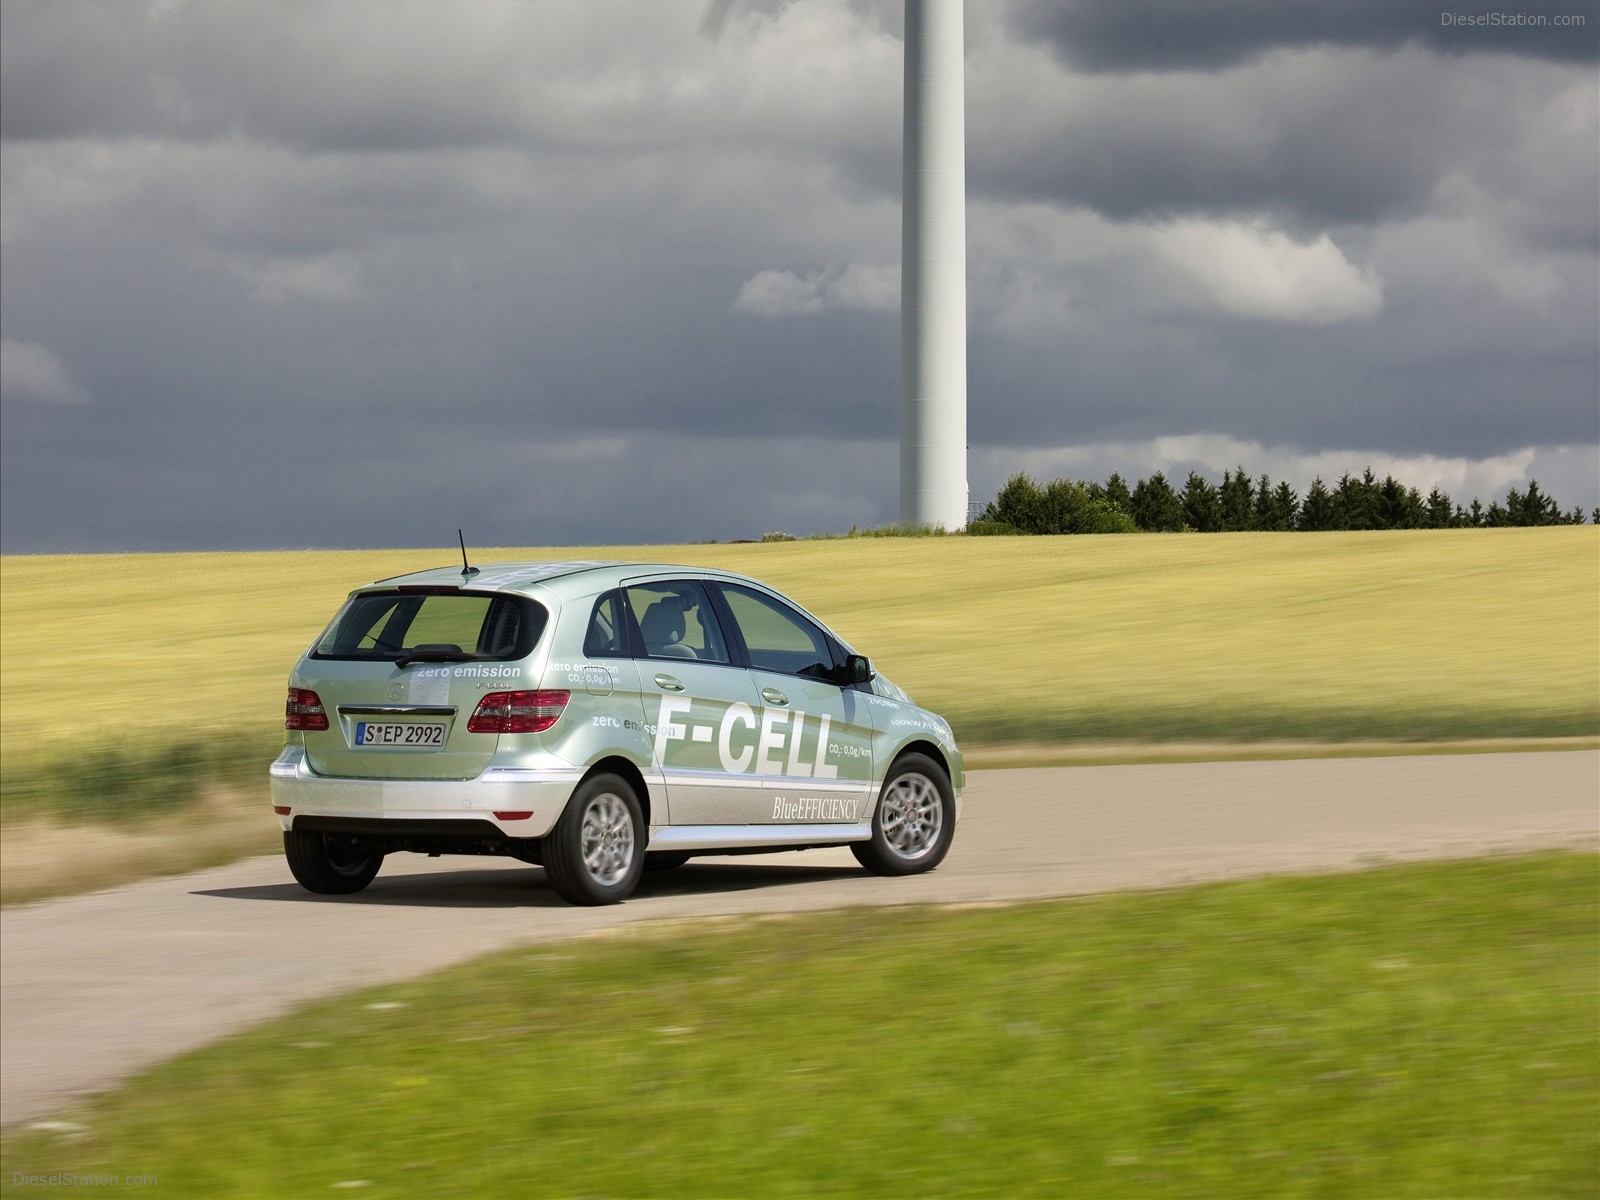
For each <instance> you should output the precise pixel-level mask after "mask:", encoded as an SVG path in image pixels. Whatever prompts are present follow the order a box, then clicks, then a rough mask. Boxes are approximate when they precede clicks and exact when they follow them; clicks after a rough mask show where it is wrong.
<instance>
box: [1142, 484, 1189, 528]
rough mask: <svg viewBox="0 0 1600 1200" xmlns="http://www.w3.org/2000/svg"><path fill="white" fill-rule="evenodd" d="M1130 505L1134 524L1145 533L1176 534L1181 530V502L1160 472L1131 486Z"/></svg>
mask: <svg viewBox="0 0 1600 1200" xmlns="http://www.w3.org/2000/svg"><path fill="white" fill-rule="evenodd" d="M1131 503H1132V512H1133V520H1134V523H1135V524H1137V525H1138V526H1139V528H1140V529H1142V530H1144V531H1145V532H1147V533H1177V532H1179V531H1180V530H1181V529H1182V528H1183V502H1182V501H1181V500H1179V499H1178V493H1177V492H1175V491H1173V490H1172V485H1171V484H1170V483H1168V482H1167V477H1166V476H1165V475H1164V474H1162V473H1161V472H1160V471H1157V472H1156V473H1155V474H1154V475H1152V476H1150V478H1149V479H1141V480H1139V482H1138V483H1136V484H1134V485H1133V496H1132V499H1131Z"/></svg>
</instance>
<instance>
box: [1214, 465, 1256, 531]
mask: <svg viewBox="0 0 1600 1200" xmlns="http://www.w3.org/2000/svg"><path fill="white" fill-rule="evenodd" d="M1254 498H1255V491H1254V489H1253V488H1252V487H1251V484H1250V476H1248V475H1246V474H1245V473H1244V467H1243V466H1242V465H1241V466H1240V468H1239V469H1238V470H1237V471H1235V472H1233V473H1231V474H1230V473H1229V472H1227V471H1224V472H1223V473H1222V489H1221V491H1219V492H1218V494H1217V499H1218V502H1219V504H1220V506H1221V508H1222V528H1223V529H1225V530H1228V531H1230V532H1239V531H1241V530H1246V529H1254V528H1255V527H1256V522H1255V503H1254Z"/></svg>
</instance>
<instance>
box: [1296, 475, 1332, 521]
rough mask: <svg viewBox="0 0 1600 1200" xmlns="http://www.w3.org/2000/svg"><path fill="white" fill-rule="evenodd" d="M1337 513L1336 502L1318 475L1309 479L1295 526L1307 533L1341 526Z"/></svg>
mask: <svg viewBox="0 0 1600 1200" xmlns="http://www.w3.org/2000/svg"><path fill="white" fill-rule="evenodd" d="M1339 515H1340V514H1339V506H1338V503H1337V501H1336V500H1335V499H1334V496H1333V493H1332V492H1330V491H1328V488H1327V486H1326V485H1325V484H1324V483H1323V482H1322V477H1321V476H1320V475H1319V476H1317V478H1315V479H1313V480H1312V481H1311V490H1310V491H1308V492H1307V493H1306V500H1305V503H1304V504H1302V505H1301V506H1300V520H1299V522H1298V523H1297V525H1296V528H1298V529H1302V530H1305V531H1306V532H1308V533H1322V532H1326V531H1327V530H1330V529H1339V528H1342V526H1341V525H1340V524H1339Z"/></svg>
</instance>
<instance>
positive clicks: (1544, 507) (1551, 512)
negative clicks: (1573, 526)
mask: <svg viewBox="0 0 1600 1200" xmlns="http://www.w3.org/2000/svg"><path fill="white" fill-rule="evenodd" d="M1513 497H1515V501H1513ZM1506 509H1507V510H1508V511H1509V513H1510V519H1511V524H1513V525H1559V524H1561V508H1560V506H1559V505H1558V504H1557V503H1556V502H1555V498H1554V497H1553V496H1546V495H1545V494H1544V493H1543V492H1541V491H1540V490H1539V481H1538V480H1537V479H1530V480H1528V490H1527V492H1526V493H1525V494H1519V493H1518V492H1517V489H1516V488H1512V489H1511V490H1510V491H1509V492H1507V493H1506Z"/></svg>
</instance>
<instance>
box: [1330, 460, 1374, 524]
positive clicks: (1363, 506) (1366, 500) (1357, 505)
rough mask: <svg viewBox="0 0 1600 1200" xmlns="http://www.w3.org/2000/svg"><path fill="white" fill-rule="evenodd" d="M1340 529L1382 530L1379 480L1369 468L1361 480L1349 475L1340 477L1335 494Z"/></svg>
mask: <svg viewBox="0 0 1600 1200" xmlns="http://www.w3.org/2000/svg"><path fill="white" fill-rule="evenodd" d="M1333 499H1334V508H1335V511H1336V512H1337V513H1338V518H1337V519H1338V522H1339V524H1338V525H1337V528H1339V529H1382V528H1383V527H1384V525H1383V512H1382V496H1381V493H1380V490H1379V487H1378V479H1377V476H1375V475H1374V474H1373V473H1372V468H1371V467H1368V468H1367V469H1366V472H1365V473H1364V474H1363V475H1362V477H1361V478H1360V479H1354V478H1352V477H1351V476H1350V475H1349V474H1348V473H1346V474H1344V475H1341V476H1340V477H1339V486H1338V487H1337V488H1335V489H1334V493H1333Z"/></svg>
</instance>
